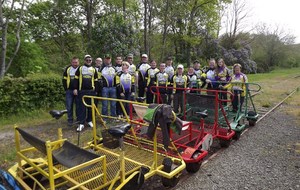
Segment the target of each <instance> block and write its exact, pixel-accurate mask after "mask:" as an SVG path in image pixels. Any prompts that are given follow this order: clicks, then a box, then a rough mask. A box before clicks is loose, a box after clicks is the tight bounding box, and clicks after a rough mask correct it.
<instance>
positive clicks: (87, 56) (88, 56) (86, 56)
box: [84, 55, 92, 59]
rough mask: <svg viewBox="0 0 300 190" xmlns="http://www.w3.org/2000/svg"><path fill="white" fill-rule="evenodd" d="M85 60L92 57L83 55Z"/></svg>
mask: <svg viewBox="0 0 300 190" xmlns="http://www.w3.org/2000/svg"><path fill="white" fill-rule="evenodd" d="M86 58H92V56H90V55H85V56H84V59H86Z"/></svg>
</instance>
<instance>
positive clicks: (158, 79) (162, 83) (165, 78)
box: [154, 63, 170, 103]
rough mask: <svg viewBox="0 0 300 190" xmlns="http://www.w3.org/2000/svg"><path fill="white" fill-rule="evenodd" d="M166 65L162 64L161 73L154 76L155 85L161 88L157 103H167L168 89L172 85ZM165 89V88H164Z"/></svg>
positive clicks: (156, 99)
mask: <svg viewBox="0 0 300 190" xmlns="http://www.w3.org/2000/svg"><path fill="white" fill-rule="evenodd" d="M165 69H166V64H165V63H161V64H160V66H159V72H158V73H156V74H155V76H154V81H155V82H154V85H155V86H157V87H160V88H159V96H158V97H156V98H155V103H165V102H166V101H167V94H166V92H167V91H168V90H167V89H166V87H168V85H170V81H169V75H168V74H167V73H166V72H165ZM162 87H165V88H162Z"/></svg>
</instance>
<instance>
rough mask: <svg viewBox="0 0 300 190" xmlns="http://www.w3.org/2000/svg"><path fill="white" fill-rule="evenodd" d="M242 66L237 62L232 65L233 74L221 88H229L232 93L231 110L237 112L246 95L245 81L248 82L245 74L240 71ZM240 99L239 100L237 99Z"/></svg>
mask: <svg viewBox="0 0 300 190" xmlns="http://www.w3.org/2000/svg"><path fill="white" fill-rule="evenodd" d="M241 69H242V66H241V65H240V64H238V63H236V64H234V65H233V75H232V77H231V79H230V81H229V83H228V84H227V85H225V86H224V87H223V86H221V88H224V89H231V91H232V93H233V94H234V98H233V101H232V107H233V111H234V112H237V111H238V110H239V109H240V111H241V110H242V106H243V103H244V100H245V96H246V90H247V89H246V83H247V82H248V79H247V76H246V75H245V74H244V73H242V71H241ZM239 100H240V101H239Z"/></svg>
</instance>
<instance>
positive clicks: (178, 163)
mask: <svg viewBox="0 0 300 190" xmlns="http://www.w3.org/2000/svg"><path fill="white" fill-rule="evenodd" d="M86 99H90V100H91V104H90V105H87V104H86V103H85V104H86V106H88V107H90V108H92V114H93V117H92V118H93V124H94V127H93V129H92V135H93V140H92V142H90V143H88V146H86V147H84V148H80V147H78V146H76V145H74V144H72V143H70V142H69V141H68V140H66V139H63V138H62V132H61V129H59V132H58V140H56V141H43V140H41V139H39V138H38V137H35V136H33V135H31V134H30V133H28V132H27V131H26V130H23V129H21V128H18V127H15V140H16V150H17V158H18V163H17V164H16V165H14V166H13V167H11V168H10V169H9V172H10V173H11V174H12V175H13V176H14V177H15V178H16V179H17V181H18V182H19V183H20V185H21V186H22V187H23V188H24V189H51V190H54V189H103V188H105V189H140V188H141V186H142V185H143V182H144V180H147V179H148V178H150V177H152V176H154V175H159V176H161V178H162V183H163V185H164V186H175V185H176V184H177V183H178V181H179V177H180V175H181V172H182V170H184V169H185V162H184V161H183V160H182V159H180V158H178V157H174V156H170V155H167V154H163V153H159V152H158V149H159V146H160V145H159V143H158V142H157V136H156V134H155V136H154V138H153V140H152V141H150V144H151V145H152V149H151V150H149V149H145V148H143V147H142V146H136V145H133V144H129V143H127V142H124V141H123V138H124V136H125V135H126V134H127V132H128V131H133V128H132V125H133V124H128V123H123V124H119V125H117V126H114V127H110V128H108V127H106V128H105V127H103V128H100V127H98V128H97V123H99V121H100V122H101V124H102V125H103V126H105V124H104V122H103V119H102V117H101V115H98V116H99V118H100V119H99V120H98V122H96V116H97V113H98V109H97V108H96V106H95V104H94V102H95V99H98V100H100V101H101V100H103V99H104V98H100V97H93V96H85V97H84V100H86ZM137 104H138V103H137ZM123 108H124V107H123ZM58 114H63V113H60V112H58ZM99 130H100V131H101V134H97V133H98V132H99ZM21 136H22V137H23V140H25V141H27V142H28V143H29V144H30V145H31V147H29V148H25V147H23V142H22V140H21V139H22V138H21ZM99 136H102V137H99ZM136 140H138V139H136ZM100 141H101V143H99V142H100Z"/></svg>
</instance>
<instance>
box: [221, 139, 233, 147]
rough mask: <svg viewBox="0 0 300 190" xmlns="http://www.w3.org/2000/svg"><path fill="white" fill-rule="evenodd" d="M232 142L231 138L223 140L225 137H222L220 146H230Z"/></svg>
mask: <svg viewBox="0 0 300 190" xmlns="http://www.w3.org/2000/svg"><path fill="white" fill-rule="evenodd" d="M230 142H231V140H223V139H220V146H221V147H222V148H228V147H229V145H230Z"/></svg>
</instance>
